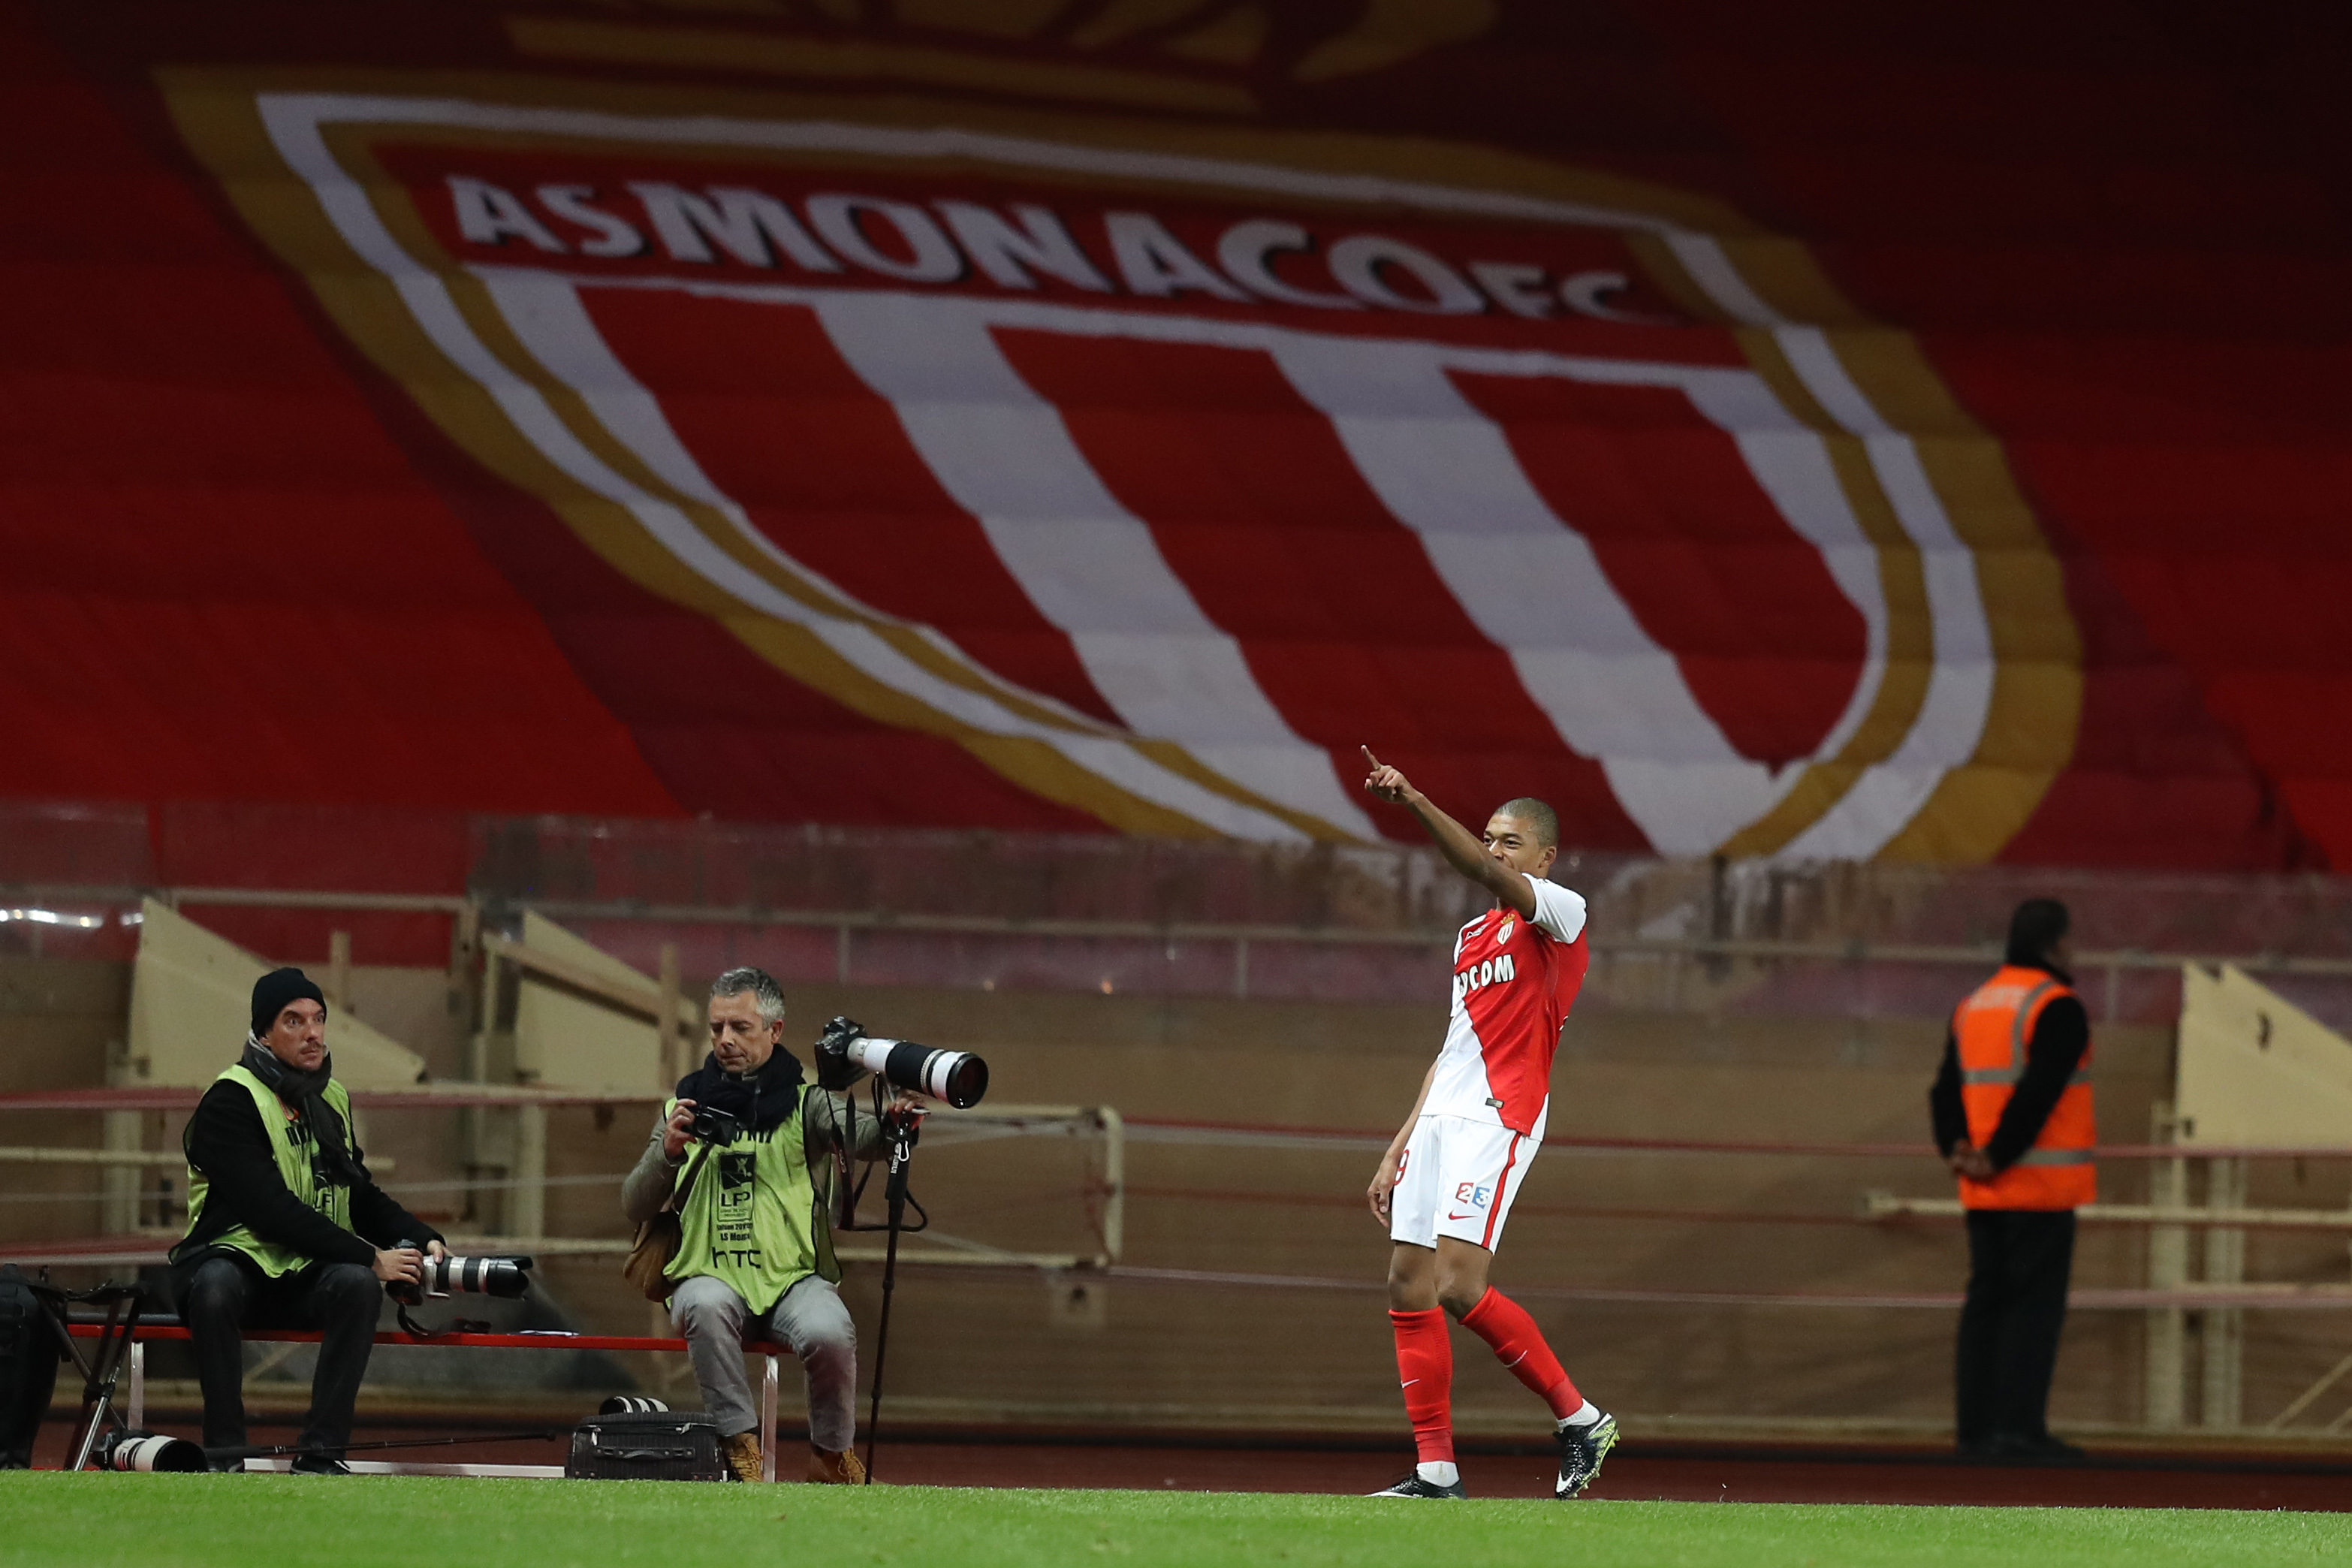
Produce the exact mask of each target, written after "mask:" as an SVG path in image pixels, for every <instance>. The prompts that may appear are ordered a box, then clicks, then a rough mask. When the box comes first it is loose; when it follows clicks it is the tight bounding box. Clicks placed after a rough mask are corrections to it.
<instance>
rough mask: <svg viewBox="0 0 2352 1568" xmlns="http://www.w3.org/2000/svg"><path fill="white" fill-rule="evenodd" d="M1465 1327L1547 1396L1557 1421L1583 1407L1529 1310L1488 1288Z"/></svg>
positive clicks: (1468, 1313) (1466, 1316)
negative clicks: (1490, 1346) (1492, 1347)
mask: <svg viewBox="0 0 2352 1568" xmlns="http://www.w3.org/2000/svg"><path fill="white" fill-rule="evenodd" d="M1390 1315H1391V1317H1393V1316H1394V1315H1395V1314H1394V1313H1391V1314H1390ZM1462 1326H1463V1327H1464V1328H1465V1329H1467V1330H1469V1331H1471V1332H1472V1333H1474V1334H1475V1335H1477V1336H1478V1337H1479V1338H1480V1339H1482V1340H1484V1341H1486V1342H1487V1343H1488V1344H1490V1345H1492V1346H1494V1347H1495V1354H1496V1356H1497V1357H1498V1358H1500V1359H1501V1361H1502V1363H1503V1364H1504V1365H1505V1366H1507V1367H1508V1368H1510V1369H1511V1375H1512V1376H1513V1377H1516V1378H1517V1379H1518V1380H1519V1381H1520V1382H1521V1383H1524V1384H1527V1385H1528V1387H1529V1388H1532V1389H1534V1390H1535V1391H1536V1392H1537V1393H1538V1394H1542V1395H1543V1397H1544V1402H1545V1403H1546V1404H1548V1405H1550V1406H1551V1413H1552V1415H1553V1416H1554V1418H1556V1419H1558V1420H1561V1421H1565V1420H1567V1419H1568V1418H1569V1417H1570V1415H1575V1414H1576V1412H1577V1411H1578V1409H1580V1407H1581V1406H1582V1405H1583V1404H1584V1395H1582V1394H1579V1393H1577V1392H1576V1384H1572V1383H1570V1382H1569V1381H1568V1373H1566V1372H1565V1371H1563V1370H1561V1367H1560V1364H1559V1357H1558V1356H1556V1355H1554V1354H1552V1353H1551V1347H1550V1346H1549V1345H1548V1344H1546V1343H1544V1337H1543V1331H1542V1330H1541V1329H1538V1328H1537V1327H1536V1321H1535V1320H1534V1319H1533V1318H1530V1317H1528V1310H1527V1309H1526V1308H1525V1307H1522V1306H1520V1305H1519V1304H1518V1303H1517V1301H1514V1300H1511V1299H1510V1298H1509V1297H1508V1296H1506V1295H1504V1294H1503V1293H1502V1292H1501V1291H1500V1290H1497V1289H1494V1288H1492V1287H1491V1286H1490V1287H1488V1289H1487V1291H1486V1294H1485V1295H1483V1296H1481V1297H1479V1298H1478V1304H1477V1305H1476V1306H1475V1307H1473V1308H1471V1309H1470V1310H1468V1311H1466V1312H1465V1313H1463V1314H1462ZM1398 1335H1399V1338H1398V1342H1399V1343H1400V1344H1402V1342H1403V1338H1402V1335H1403V1331H1402V1330H1399V1331H1398Z"/></svg>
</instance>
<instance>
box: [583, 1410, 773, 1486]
mask: <svg viewBox="0 0 2352 1568" xmlns="http://www.w3.org/2000/svg"><path fill="white" fill-rule="evenodd" d="M563 1473H564V1474H565V1475H567V1476H570V1477H572V1478H573V1479H579V1480H592V1481H723V1480H726V1479H729V1478H730V1477H731V1476H732V1475H733V1474H734V1473H735V1472H734V1471H732V1470H731V1469H730V1468H728V1466H727V1458H726V1456H725V1455H724V1454H722V1453H721V1452H720V1451H719V1423H718V1422H716V1421H714V1420H712V1419H711V1418H710V1417H709V1415H705V1414H704V1413H703V1412H701V1411H699V1410H640V1411H631V1412H628V1413H625V1414H623V1415H594V1416H591V1417H590V1418H589V1419H587V1420H585V1421H583V1422H582V1423H580V1425H579V1426H575V1427H573V1428H572V1452H571V1454H570V1455H569V1456H568V1457H567V1458H565V1459H564V1461H563Z"/></svg>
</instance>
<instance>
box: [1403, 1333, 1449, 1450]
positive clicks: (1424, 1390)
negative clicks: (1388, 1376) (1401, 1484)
mask: <svg viewBox="0 0 2352 1568" xmlns="http://www.w3.org/2000/svg"><path fill="white" fill-rule="evenodd" d="M1389 1322H1390V1324H1391V1327H1393V1328H1394V1329H1395V1330H1396V1346H1397V1375H1398V1376H1399V1377H1400V1378H1402V1380H1403V1381H1404V1413H1405V1415H1407V1416H1408V1417H1410V1418H1411V1419H1412V1446H1413V1447H1414V1449H1415V1450H1416V1451H1417V1453H1418V1455H1419V1457H1420V1458H1422V1459H1423V1461H1424V1462H1427V1461H1433V1460H1438V1459H1451V1458H1454V1342H1453V1341H1452V1340H1451V1339H1449V1338H1448V1337H1447V1336H1446V1331H1445V1314H1444V1312H1442V1311H1440V1310H1437V1309H1436V1308H1434V1307H1433V1308H1431V1309H1430V1310H1428V1311H1426V1312H1391V1313H1390V1314H1389Z"/></svg>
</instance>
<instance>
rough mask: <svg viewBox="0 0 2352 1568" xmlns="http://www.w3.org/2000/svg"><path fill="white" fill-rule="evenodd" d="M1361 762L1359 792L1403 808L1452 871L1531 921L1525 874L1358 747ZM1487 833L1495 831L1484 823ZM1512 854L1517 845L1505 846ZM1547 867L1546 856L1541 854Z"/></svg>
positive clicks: (1530, 889)
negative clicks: (1364, 769)
mask: <svg viewBox="0 0 2352 1568" xmlns="http://www.w3.org/2000/svg"><path fill="white" fill-rule="evenodd" d="M1363 752H1364V761H1366V762H1367V763H1370V764H1371V768H1372V771H1371V773H1370V776H1369V777H1368V778H1366V779H1365V780H1364V788H1365V790H1366V792H1367V793H1369V794H1370V795H1371V796H1372V798H1373V799H1375V800H1384V801H1387V802H1388V803H1389V804H1390V805H1402V806H1403V807H1404V808H1405V809H1406V810H1408V811H1410V812H1412V814H1413V816H1416V817H1418V818H1420V819H1421V826H1422V830H1423V832H1425V833H1427V834H1428V835H1429V837H1430V838H1431V840H1432V841H1433V843H1435V844H1436V846H1437V849H1438V853H1440V854H1442V855H1444V857H1445V858H1446V861H1447V863H1448V864H1449V865H1451V866H1452V867H1453V868H1454V869H1455V870H1457V871H1459V872H1461V873H1462V874H1463V875H1464V876H1465V877H1467V878H1469V879H1471V880H1472V881H1474V882H1475V883H1477V884H1478V885H1479V886H1480V887H1483V888H1485V889H1486V890H1487V891H1489V892H1491V893H1493V894H1494V895H1495V897H1496V898H1497V899H1500V900H1502V901H1503V902H1504V903H1506V904H1507V905H1509V906H1510V907H1511V908H1512V909H1515V910H1518V911H1519V913H1520V914H1521V915H1523V916H1525V917H1526V918H1527V919H1528V920H1533V919H1535V916H1536V890H1535V888H1534V886H1533V885H1532V884H1531V883H1530V882H1529V881H1528V877H1527V876H1526V874H1525V873H1523V872H1520V871H1518V870H1516V869H1514V868H1511V867H1510V866H1507V865H1506V864H1504V863H1503V861H1502V860H1501V859H1500V858H1497V857H1496V846H1495V845H1494V844H1492V843H1482V842H1480V841H1479V839H1478V838H1477V837H1475V836H1474V835H1473V834H1472V833H1471V831H1470V830H1469V829H1468V828H1466V827H1465V826H1462V825H1461V824H1460V823H1458V822H1456V821H1454V819H1453V818H1452V817H1450V816H1446V815H1445V813H1444V812H1443V811H1441V810H1440V809H1438V805H1437V803H1436V802H1435V801H1433V800H1431V799H1430V798H1429V797H1428V796H1427V795H1423V794H1422V793H1421V792H1420V791H1419V790H1417V789H1415V788H1413V787H1412V783H1411V782H1410V781H1409V780H1407V779H1406V777H1405V776H1404V774H1403V773H1401V772H1399V771H1398V770H1397V769H1395V768H1392V767H1391V766H1389V765H1388V764H1387V763H1383V762H1381V760H1380V759H1379V758H1378V757H1376V756H1374V755H1372V749H1371V748H1370V746H1366V747H1364V748H1363ZM1488 826H1489V828H1490V829H1491V828H1492V826H1494V825H1493V824H1489V825H1488ZM1508 847H1509V848H1511V849H1513V850H1517V848H1519V846H1518V845H1517V843H1513V844H1512V845H1510V846H1508ZM1544 862H1545V866H1546V868H1549V865H1550V857H1549V855H1546V856H1545V857H1544Z"/></svg>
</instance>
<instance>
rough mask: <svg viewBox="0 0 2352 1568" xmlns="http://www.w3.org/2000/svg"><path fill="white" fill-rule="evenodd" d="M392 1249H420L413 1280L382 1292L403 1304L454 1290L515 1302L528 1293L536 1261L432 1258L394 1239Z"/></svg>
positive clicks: (419, 1303)
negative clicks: (531, 1273)
mask: <svg viewBox="0 0 2352 1568" xmlns="http://www.w3.org/2000/svg"><path fill="white" fill-rule="evenodd" d="M393 1250H394V1251H395V1252H399V1251H403V1250H405V1251H411V1252H424V1260H423V1267H422V1268H420V1269H419V1270H418V1275H417V1279H416V1280H415V1283H413V1284H412V1283H410V1282H409V1281H407V1280H397V1281H394V1283H392V1284H390V1285H386V1286H385V1287H384V1288H383V1289H384V1294H385V1295H387V1296H390V1297H391V1298H392V1299H393V1300H395V1301H397V1302H399V1303H400V1304H401V1305H402V1306H404V1307H415V1306H418V1305H421V1304H422V1303H423V1302H424V1300H425V1298H426V1297H428V1296H432V1297H444V1296H450V1295H455V1294H458V1293H461V1292H462V1293H464V1294H467V1295H482V1296H496V1297H498V1298H499V1299H500V1300H508V1301H515V1300H521V1299H522V1298H523V1297H525V1296H527V1295H529V1294H530V1270H531V1268H532V1265H533V1264H534V1263H535V1262H536V1261H537V1260H536V1259H534V1258H512V1257H510V1258H456V1257H451V1258H436V1257H434V1256H433V1255H432V1254H431V1253H429V1252H425V1249H424V1248H423V1247H418V1246H417V1245H416V1244H415V1242H413V1241H396V1242H394V1243H393Z"/></svg>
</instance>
